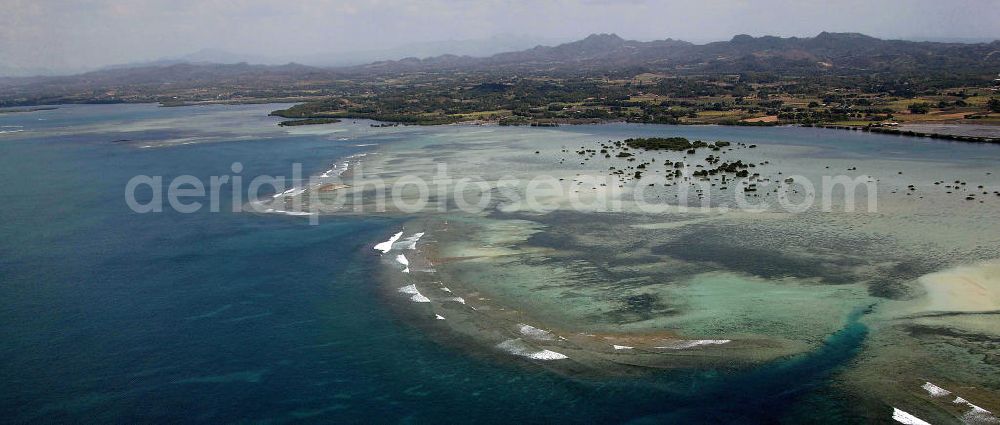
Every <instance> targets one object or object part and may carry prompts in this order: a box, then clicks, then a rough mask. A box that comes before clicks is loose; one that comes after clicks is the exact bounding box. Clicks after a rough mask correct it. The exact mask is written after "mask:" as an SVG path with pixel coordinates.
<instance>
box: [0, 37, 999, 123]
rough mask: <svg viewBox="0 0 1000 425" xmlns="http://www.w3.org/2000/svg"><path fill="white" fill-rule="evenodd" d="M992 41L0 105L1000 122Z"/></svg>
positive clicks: (220, 78) (620, 56) (208, 75)
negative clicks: (274, 106) (278, 106)
mask: <svg viewBox="0 0 1000 425" xmlns="http://www.w3.org/2000/svg"><path fill="white" fill-rule="evenodd" d="M997 72H1000V41H994V42H992V43H978V44H960V43H934V42H911V41H899V40H880V39H877V38H872V37H868V36H865V35H861V34H844V33H839V34H838V33H825V32H824V33H821V34H819V35H818V36H816V37H811V38H794V37H792V38H779V37H758V38H754V37H750V36H745V35H740V36H736V37H734V38H733V39H732V40H730V41H724V42H716V43H709V44H703V45H695V44H691V43H687V42H684V41H678V40H669V39H668V40H659V41H650V42H638V41H630V40H623V39H621V38H619V37H618V36H616V35H613V34H599V35H592V36H589V37H587V38H586V39H583V40H580V41H576V42H572V43H566V44H562V45H559V46H554V47H545V46H540V47H536V48H533V49H529V50H524V51H519V52H509V53H501V54H498V55H494V56H491V57H486V58H473V57H459V56H451V55H445V56H439V57H434V58H427V59H416V58H408V59H403V60H399V61H385V62H377V63H373V64H369V65H364V66H356V67H347V68H314V67H308V66H303V65H297V64H289V65H283V66H256V65H247V64H237V65H193V64H179V65H171V66H164V67H155V66H151V67H140V68H126V69H114V70H108V71H99V72H94V73H89V74H84V75H81V76H70V77H44V78H42V77H39V78H7V79H3V78H0V106H18V105H38V104H56V103H81V102H84V103H108V102H160V103H162V104H164V105H186V104H194V103H200V102H211V103H225V102H232V103H246V102H271V101H283V102H303V103H301V104H299V105H296V106H293V107H291V108H288V109H284V110H280V111H275V112H274V113H273V114H274V115H277V116H281V117H287V118H298V119H306V118H370V119H374V120H380V121H386V122H394V123H402V124H449V123H455V122H464V121H473V122H496V123H499V124H501V125H536V126H546V125H557V124H574V123H589V122H603V121H628V122H637V123H666V124H727V125H780V124H793V123H794V124H819V125H836V126H848V127H865V128H879V126H881V128H888V129H890V130H891V128H892V127H895V126H897V125H904V126H905V124H907V123H913V122H921V123H928V122H930V123H976V124H985V125H993V124H996V125H1000V93H998V91H997V90H998V84H1000V81H998V78H997V77H998V75H997Z"/></svg>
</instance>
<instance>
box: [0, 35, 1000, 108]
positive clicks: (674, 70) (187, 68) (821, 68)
mask: <svg viewBox="0 0 1000 425" xmlns="http://www.w3.org/2000/svg"><path fill="white" fill-rule="evenodd" d="M439 47H440V46H439ZM210 53H211V52H206V54H210ZM199 59H212V58H211V57H209V56H206V57H203V58H199ZM235 59H242V58H232V60H235ZM199 62H201V61H199ZM413 72H429V73H433V72H450V73H453V72H477V73H500V75H563V76H566V75H580V76H599V75H603V74H607V73H615V74H618V75H627V76H631V75H636V74H639V73H642V72H662V73H668V74H675V75H692V74H730V73H746V72H764V73H772V74H777V75H870V74H882V75H885V76H889V77H891V76H912V75H918V76H923V75H926V76H930V75H935V76H938V77H944V78H949V77H950V76H956V75H966V76H968V75H977V76H987V75H995V73H996V72H1000V41H993V42H990V43H973V44H964V43H941V42H914V41H902V40H881V39H878V38H874V37H869V36H866V35H863V34H857V33H829V32H822V33H820V34H818V35H817V36H815V37H806V38H797V37H790V38H782V37H772V36H764V37H751V36H749V35H737V36H734V37H733V38H732V39H730V40H728V41H720V42H713V43H707V44H693V43H689V42H686V41H680V40H672V39H666V40H657V41H645V42H644V41H634V40H625V39H623V38H621V37H619V36H617V35H615V34H593V35H590V36H588V37H586V38H584V39H582V40H578V41H573V42H570V43H564V44H559V45H556V46H537V47H533V48H529V49H525V50H518V51H511V52H504V53H497V54H494V55H490V56H485V57H473V56H460V55H455V54H446V55H438V56H432V57H427V58H424V59H418V58H416V57H410V58H405V59H400V60H386V61H379V62H371V63H366V64H363V65H353V66H340V67H317V66H307V65H301V64H295V63H288V64H284V65H249V64H247V63H239V64H215V63H189V62H176V63H165V64H154V65H144V66H129V67H121V68H114V69H106V70H101V71H94V72H88V73H84V74H80V75H75V76H63V77H30V78H0V97H2V98H3V99H5V100H6V103H7V104H10V103H11V102H12V99H16V100H14V102H15V103H18V104H27V103H36V102H41V101H44V100H45V99H47V100H62V101H66V100H67V99H59V98H60V97H61V96H66V95H68V94H74V95H76V96H77V97H78V98H83V97H86V96H83V95H82V94H85V93H84V92H89V93H93V94H94V95H92V96H99V95H100V93H102V92H114V94H112V95H109V98H108V99H107V101H138V100H123V99H118V98H117V97H120V96H122V95H121V93H128V92H136V91H143V95H147V96H148V95H153V94H154V93H156V92H157V90H160V89H162V88H164V87H169V88H170V89H171V90H175V89H178V88H185V87H188V88H195V87H239V88H240V90H256V91H260V90H275V91H277V90H285V95H288V93H290V92H288V90H289V89H291V88H294V89H295V90H299V91H302V93H306V92H305V91H304V90H306V89H320V88H324V87H329V84H328V83H330V82H332V81H335V80H344V79H352V80H356V81H359V80H364V79H366V78H371V77H373V76H386V75H393V74H401V73H413ZM303 95H305V94H303ZM257 97H260V96H257ZM32 99H35V100H32ZM69 100H72V99H69Z"/></svg>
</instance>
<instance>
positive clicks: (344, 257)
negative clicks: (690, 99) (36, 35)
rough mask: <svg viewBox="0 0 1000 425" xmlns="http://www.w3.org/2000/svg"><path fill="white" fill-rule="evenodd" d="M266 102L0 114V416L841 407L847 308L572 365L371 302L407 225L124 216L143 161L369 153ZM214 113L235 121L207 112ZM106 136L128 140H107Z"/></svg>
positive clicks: (731, 413)
mask: <svg viewBox="0 0 1000 425" xmlns="http://www.w3.org/2000/svg"><path fill="white" fill-rule="evenodd" d="M271 109H275V108H274V106H273V105H271V106H268V105H258V106H238V107H223V106H217V107H206V108H157V107H155V106H151V105H128V106H120V105H116V106H70V107H64V108H61V109H59V110H57V111H42V112H37V113H30V114H13V115H7V116H0V124H2V125H9V126H22V127H20V128H25V129H29V130H30V129H34V130H36V131H24V132H22V133H17V134H14V135H5V137H4V138H3V139H0V178H2V182H3V185H2V189H0V196H2V199H3V201H4V205H3V207H2V208H0V223H2V225H0V235H2V238H0V335H2V338H0V358H2V359H3V360H2V361H0V415H2V417H4V418H5V421H10V422H50V423H51V422H210V423H218V422H249V421H269V422H294V421H317V422H320V421H322V422H328V423H329V422H333V423H348V422H372V421H375V422H388V423H394V422H407V423H457V422H472V421H475V422H478V423H508V422H558V423H595V422H598V423H620V422H629V421H635V422H637V423H706V422H707V423H713V422H718V423H774V422H778V421H788V422H791V423H794V422H798V421H801V420H803V418H810V421H812V422H820V423H822V422H827V423H843V422H844V421H850V420H852V419H856V417H855V416H853V415H855V414H858V412H854V411H852V410H851V400H850V399H849V398H845V396H844V395H843V394H839V393H837V391H836V390H835V389H834V388H833V387H832V386H831V385H830V377H831V375H832V374H834V373H836V372H837V371H838V370H839V368H841V367H842V366H844V365H845V364H847V363H848V362H850V361H851V359H852V358H853V356H854V354H855V353H856V352H857V350H858V349H859V348H860V347H861V346H862V344H863V343H864V341H865V337H866V335H867V329H866V328H865V326H864V325H862V324H861V323H860V322H858V321H857V316H855V317H852V319H851V320H850V321H849V322H848V323H846V324H845V325H844V327H843V329H842V330H841V331H839V332H837V333H836V334H833V335H831V336H830V337H829V338H828V339H827V341H826V344H825V345H823V347H822V348H820V349H818V350H817V351H815V352H811V353H808V354H806V355H803V356H799V357H795V358H791V359H786V360H782V361H779V362H775V363H772V364H767V365H764V366H762V367H760V368H757V369H754V370H749V371H741V372H734V371H731V370H706V371H687V372H673V373H669V374H663V375H657V376H651V377H649V378H627V379H626V378H616V379H613V380H612V379H607V380H599V379H595V378H580V379H575V378H571V377H566V376H560V375H556V374H553V373H550V372H548V371H546V370H544V369H541V368H536V367H535V366H534V365H532V364H527V363H525V364H523V365H521V364H497V363H495V362H492V361H490V360H489V359H483V358H479V357H476V356H469V355H466V354H465V353H463V352H461V351H460V350H456V349H454V348H449V347H444V346H441V345H438V344H436V343H434V342H431V341H430V340H428V339H427V338H426V337H424V336H423V335H422V334H421V333H420V332H419V331H418V330H417V329H414V328H413V327H411V326H409V325H407V324H406V323H405V322H403V321H402V319H401V318H399V317H398V316H397V315H395V314H393V312H392V311H390V310H389V309H388V308H386V307H385V306H384V304H383V303H382V302H381V301H380V299H379V295H378V290H377V288H376V285H375V282H374V280H373V278H372V277H371V276H372V275H373V272H374V270H375V269H376V268H377V267H379V265H378V264H377V258H376V257H375V256H373V255H371V254H370V246H371V244H372V243H373V242H375V241H381V240H385V239H386V237H387V235H390V234H392V233H393V232H394V231H395V229H397V228H398V226H399V223H400V220H401V219H395V218H385V217H382V218H378V217H368V218H356V217H355V218H340V217H337V218H334V217H324V218H323V219H322V220H320V224H319V225H318V226H310V225H308V224H307V222H306V221H305V220H303V219H301V218H296V217H284V216H275V215H256V214H247V213H231V212H227V211H230V209H229V208H228V205H227V204H226V199H227V198H226V197H225V196H223V197H222V200H223V208H222V211H223V212H221V213H210V212H208V211H205V210H203V211H201V212H199V213H195V214H180V213H176V212H171V211H170V210H169V209H167V211H165V212H164V213H161V214H136V213H133V212H132V211H130V210H129V209H128V207H127V206H126V205H125V202H124V197H123V193H124V192H123V190H124V187H125V184H126V182H127V181H128V180H129V179H130V178H131V177H132V176H134V175H137V174H148V175H163V176H164V180H165V181H169V179H171V178H172V177H174V176H177V175H182V174H191V175H195V176H199V177H202V178H206V179H207V177H208V176H210V175H220V174H230V173H231V172H230V168H229V167H230V164H231V163H232V162H234V161H240V162H242V163H243V164H244V166H245V170H244V172H243V174H244V175H257V174H272V175H287V174H288V173H289V168H290V164H291V163H293V162H300V163H302V164H303V168H304V172H305V174H306V175H308V174H312V173H319V172H322V171H323V170H325V169H327V168H328V167H329V164H330V163H331V162H334V161H335V160H336V159H338V158H342V157H345V156H348V155H351V154H354V153H358V152H362V151H364V150H365V149H371V147H364V146H357V145H358V144H379V143H391V142H392V138H391V137H383V136H381V135H369V136H362V137H359V138H356V139H353V140H352V141H351V142H350V143H346V142H343V141H338V140H337V139H336V138H334V137H330V136H329V135H323V134H318V135H317V134H312V135H311V134H299V135H295V134H288V133H283V132H278V131H275V130H274V128H273V127H274V122H275V120H273V119H271V118H266V117H265V115H266V112H267V111H269V110H271ZM194 115H198V116H199V117H200V118H199V120H201V121H197V122H196V123H195V127H197V126H201V127H198V128H192V127H191V126H187V127H184V128H181V129H171V128H170V127H169V125H168V127H156V126H146V127H143V126H134V128H133V129H131V130H129V131H128V132H127V135H126V136H124V137H123V136H122V132H121V131H119V130H116V129H115V128H116V127H120V126H123V125H124V124H123V123H125V122H127V123H130V124H129V125H134V124H136V123H142V122H144V121H147V120H156V119H180V120H185V119H187V118H188V117H189V116H194ZM213 117H218V119H219V122H221V121H223V120H227V122H229V123H230V124H227V125H218V126H214V125H210V124H212V123H213V122H215V121H214V119H213ZM38 118H46V119H45V120H44V121H38ZM82 127H88V128H89V129H88V130H87V131H81V132H75V131H74V130H73V129H74V128H82ZM10 128H14V127H10ZM55 128H63V129H65V131H61V132H58V134H56V133H55V132H53V131H51V130H52V129H55ZM609 128H614V127H609ZM640 128H642V127H640ZM46 129H48V130H50V131H49V132H45V131H43V130H46ZM645 129H649V127H646V128H645ZM737 130H738V131H746V129H737ZM419 131H425V132H426V131H435V130H419ZM441 131H455V130H453V129H446V130H441ZM542 131H544V130H542ZM588 131H595V129H594V128H593V127H591V128H590V129H589V130H588ZM596 131H599V130H596ZM642 131H646V130H642ZM684 131H686V132H698V131H703V130H702V129H699V128H691V129H685V130H684ZM727 131H728V130H727ZM734 131H736V130H734ZM772 131H773V130H772ZM807 131H814V130H807ZM192 133H198V134H199V135H201V136H205V137H211V138H213V139H212V140H211V143H197V144H190V145H178V146H172V147H163V148H154V149H142V148H140V147H139V146H137V143H136V142H135V141H142V140H152V141H155V140H163V139H171V138H178V137H186V136H190V135H191V134H192ZM255 134H263V135H266V137H264V136H261V137H257V136H254V135H255ZM846 137H853V135H850V134H847V135H846ZM121 139H129V140H130V141H129V142H117V143H114V142H113V141H115V140H121ZM230 139H232V140H230ZM928 149H934V148H928ZM968 149H976V148H975V147H970V148H968ZM858 314H859V315H860V314H862V313H861V312H859V313H858ZM886 409H888V407H886ZM882 413H883V412H877V415H878V416H880V417H884V415H883V414H882Z"/></svg>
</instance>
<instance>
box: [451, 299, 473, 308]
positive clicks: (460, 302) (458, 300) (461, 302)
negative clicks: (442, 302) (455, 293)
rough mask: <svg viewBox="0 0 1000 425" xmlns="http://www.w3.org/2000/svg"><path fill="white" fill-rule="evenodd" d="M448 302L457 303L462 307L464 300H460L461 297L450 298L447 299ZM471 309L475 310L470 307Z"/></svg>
mask: <svg viewBox="0 0 1000 425" xmlns="http://www.w3.org/2000/svg"><path fill="white" fill-rule="evenodd" d="M448 301H454V302H457V303H459V304H462V305H464V304H465V298H462V297H451V298H448ZM472 309H473V310H475V309H476V308H475V307H472Z"/></svg>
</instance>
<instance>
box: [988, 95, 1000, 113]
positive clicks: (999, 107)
mask: <svg viewBox="0 0 1000 425" xmlns="http://www.w3.org/2000/svg"><path fill="white" fill-rule="evenodd" d="M986 107H987V108H989V110H990V111H993V112H1000V98H995V97H994V98H992V99H990V101H989V102H987V103H986Z"/></svg>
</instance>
